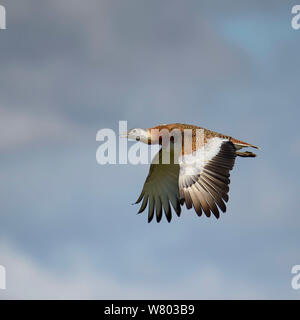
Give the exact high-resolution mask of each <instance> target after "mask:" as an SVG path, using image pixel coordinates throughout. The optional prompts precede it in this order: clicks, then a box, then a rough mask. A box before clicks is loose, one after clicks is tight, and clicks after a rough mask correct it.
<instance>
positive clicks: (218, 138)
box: [127, 123, 258, 222]
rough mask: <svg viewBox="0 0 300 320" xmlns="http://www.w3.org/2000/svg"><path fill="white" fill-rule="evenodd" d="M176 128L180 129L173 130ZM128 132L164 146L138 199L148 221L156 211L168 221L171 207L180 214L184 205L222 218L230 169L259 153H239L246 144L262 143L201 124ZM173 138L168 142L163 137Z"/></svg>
mask: <svg viewBox="0 0 300 320" xmlns="http://www.w3.org/2000/svg"><path fill="white" fill-rule="evenodd" d="M174 132H175V133H177V134H178V136H176V134H173V133H174ZM179 136H180V139H181V140H179V141H180V146H181V148H180V152H177V151H176V148H175V145H176V139H177V137H179ZM127 137H128V138H130V139H136V140H138V141H141V142H144V143H148V144H160V145H162V147H161V149H160V151H159V152H158V153H157V154H156V156H155V157H154V159H153V160H152V163H151V166H150V170H149V174H148V176H147V179H146V181H145V184H144V187H143V190H142V192H141V195H140V197H139V198H138V200H137V202H136V203H139V202H141V201H142V205H141V208H140V210H139V213H142V212H143V211H144V210H145V209H146V207H147V205H148V222H150V221H152V219H153V217H154V213H156V220H157V222H159V221H161V219H162V211H164V212H165V216H166V218H167V221H168V222H170V221H171V219H172V210H171V206H172V207H173V209H174V211H175V212H176V214H177V215H178V216H180V214H181V206H182V205H183V204H184V203H185V205H186V207H187V209H191V208H192V207H193V208H194V210H195V211H196V213H197V215H198V216H201V215H202V213H204V214H205V215H206V216H207V217H210V216H211V214H213V215H214V216H215V217H216V218H219V217H220V211H219V210H221V211H222V212H225V211H226V205H225V203H226V202H228V199H229V197H228V192H229V184H230V179H229V178H230V171H231V170H232V169H233V166H234V163H235V158H236V157H237V156H240V157H255V156H256V155H255V154H254V153H252V152H249V151H247V152H239V151H238V150H240V149H242V148H245V147H252V148H256V149H258V147H256V146H254V145H252V144H249V143H247V142H244V141H241V140H238V139H235V138H233V137H231V136H228V135H224V134H221V133H218V132H214V131H211V130H207V129H205V128H202V127H198V126H194V125H187V124H181V123H174V124H164V125H158V126H156V127H153V128H149V129H132V130H130V131H129V132H128V134H127ZM165 138H166V141H169V142H168V144H167V145H164V139H165ZM164 152H165V153H169V155H170V157H169V159H171V161H170V162H169V163H167V164H166V163H164V162H163V161H162V158H163V154H164Z"/></svg>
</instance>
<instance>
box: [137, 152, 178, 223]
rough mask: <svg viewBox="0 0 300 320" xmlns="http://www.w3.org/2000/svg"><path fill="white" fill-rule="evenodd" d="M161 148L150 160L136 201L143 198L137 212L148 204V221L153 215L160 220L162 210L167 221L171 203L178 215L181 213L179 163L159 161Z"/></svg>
mask: <svg viewBox="0 0 300 320" xmlns="http://www.w3.org/2000/svg"><path fill="white" fill-rule="evenodd" d="M161 158H162V150H160V151H159V152H158V153H157V154H156V155H155V157H154V158H153V160H152V163H151V166H150V170H149V174H148V176H147V178H146V181H145V184H144V187H143V190H142V193H141V195H140V196H139V198H138V200H137V201H136V203H139V202H141V201H142V200H143V202H142V205H141V208H140V210H139V212H138V213H141V212H143V211H144V210H145V209H146V207H147V205H148V222H151V220H152V219H153V217H154V211H155V212H156V220H157V222H160V220H161V218H162V211H163V210H164V211H165V214H166V217H167V220H168V222H170V221H171V219H172V212H171V206H170V203H171V205H172V206H173V208H174V210H175V212H176V213H177V215H178V216H180V213H181V207H180V202H179V187H178V180H179V164H174V163H170V164H163V163H162V161H161Z"/></svg>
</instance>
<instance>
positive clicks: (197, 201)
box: [179, 138, 236, 218]
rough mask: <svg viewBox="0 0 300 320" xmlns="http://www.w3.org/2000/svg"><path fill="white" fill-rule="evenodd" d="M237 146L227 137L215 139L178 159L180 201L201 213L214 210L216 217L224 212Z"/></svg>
mask: <svg viewBox="0 0 300 320" xmlns="http://www.w3.org/2000/svg"><path fill="white" fill-rule="evenodd" d="M235 158H236V149H235V147H234V145H233V144H232V143H231V142H230V141H229V140H228V139H221V138H212V139H210V140H208V141H207V143H206V144H205V146H204V147H202V148H200V149H198V150H197V151H195V152H193V153H192V154H189V155H183V156H181V157H180V159H179V165H180V173H179V194H180V199H182V200H181V203H183V202H185V204H186V207H187V208H188V209H190V208H192V207H194V209H195V211H196V212H197V214H198V215H199V216H201V214H202V211H204V213H205V215H206V216H207V217H210V215H211V212H212V213H213V214H214V215H215V217H216V218H219V216H220V213H219V209H218V207H219V208H220V209H221V210H222V211H223V212H225V211H226V205H225V203H224V201H225V202H227V201H228V192H229V183H230V180H229V176H230V174H229V171H230V170H232V168H233V166H234V161H235Z"/></svg>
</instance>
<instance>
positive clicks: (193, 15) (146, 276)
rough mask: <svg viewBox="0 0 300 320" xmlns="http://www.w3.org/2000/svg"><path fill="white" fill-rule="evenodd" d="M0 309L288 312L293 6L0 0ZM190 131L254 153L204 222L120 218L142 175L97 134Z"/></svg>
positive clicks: (128, 212)
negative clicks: (254, 305)
mask: <svg viewBox="0 0 300 320" xmlns="http://www.w3.org/2000/svg"><path fill="white" fill-rule="evenodd" d="M0 4H2V5H4V6H5V7H6V11H7V30H4V31H3V30H2V31H0V48H1V50H0V66H1V69H0V70H1V72H0V199H1V205H0V265H3V266H5V268H6V272H7V290H0V299H11V298H16V299H22V298H25V299H32V298H38V299H42V298H46V299H52V298H57V299H78V298H80V299H88V298H91V299H122V298H123V299H125V298H126V299H131V298H135V299H145V298H155V299H202V298H205V299H209V298H214V299H225V298H227V299H228V298H229V299H231V298H238V299H247V298H250V299H253V298H257V299H262V298H268V299H278V298H282V299H287V298H291V299H299V298H300V290H298V291H296V290H293V289H292V287H291V279H292V274H291V268H292V266H294V265H296V264H300V254H299V253H300V250H299V249H300V248H299V246H300V212H299V208H298V207H299V206H298V190H299V187H300V182H299V179H298V175H299V161H300V133H299V130H298V128H299V117H300V109H299V101H300V99H299V87H300V86H299V82H300V80H299V69H300V60H299V52H300V30H299V31H295V30H293V29H292V28H291V18H292V14H291V8H292V6H293V5H294V4H297V1H287V0H284V1H283V0H281V1H276V0H272V1H267V0H264V1H258V0H257V1H251V2H249V1H244V0H224V1H222V2H221V1H214V0H205V1H199V0H186V1H181V0H151V1H146V0H126V1H124V0H98V1H96V0H87V1H79V0H51V1H50V0H45V1H34V0H23V1H17V0H9V1H8V0H0ZM119 120H128V125H129V127H144V128H147V127H152V126H154V125H156V124H159V123H171V122H184V123H191V124H196V125H200V126H203V127H206V128H209V129H213V130H216V131H219V132H222V133H226V134H229V135H232V136H234V137H236V138H240V139H242V140H246V141H248V142H250V143H253V144H256V145H259V146H261V147H262V150H261V151H259V152H258V153H259V156H258V157H257V158H256V159H237V161H236V166H235V169H234V171H233V172H232V183H231V191H230V202H229V204H228V211H227V213H226V214H224V215H222V217H221V218H220V219H219V220H216V219H214V218H211V219H207V218H206V217H201V218H198V217H197V215H196V214H195V212H193V211H192V210H190V211H187V210H186V209H184V210H183V213H182V216H181V218H177V217H174V219H173V220H172V223H170V224H168V223H167V222H166V219H163V221H162V222H161V223H160V224H157V223H155V222H154V223H151V224H148V223H147V217H146V215H145V214H143V215H138V216H137V215H136V212H137V209H138V208H137V207H135V206H132V205H131V203H132V202H134V201H135V200H136V198H137V196H138V195H139V193H140V190H141V187H142V185H143V182H144V179H145V177H146V175H147V171H148V166H147V165H139V166H134V165H111V166H109V165H107V166H100V165H98V164H97V162H96V158H95V155H96V150H97V148H98V146H99V142H97V141H96V133H97V131H98V130H99V129H101V128H112V129H117V128H118V121H119Z"/></svg>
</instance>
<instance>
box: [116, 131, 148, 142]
mask: <svg viewBox="0 0 300 320" xmlns="http://www.w3.org/2000/svg"><path fill="white" fill-rule="evenodd" d="M121 137H123V138H127V139H129V140H136V141H141V142H143V143H148V141H149V133H148V129H141V128H134V129H130V130H129V131H127V133H125V134H122V135H121Z"/></svg>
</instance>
